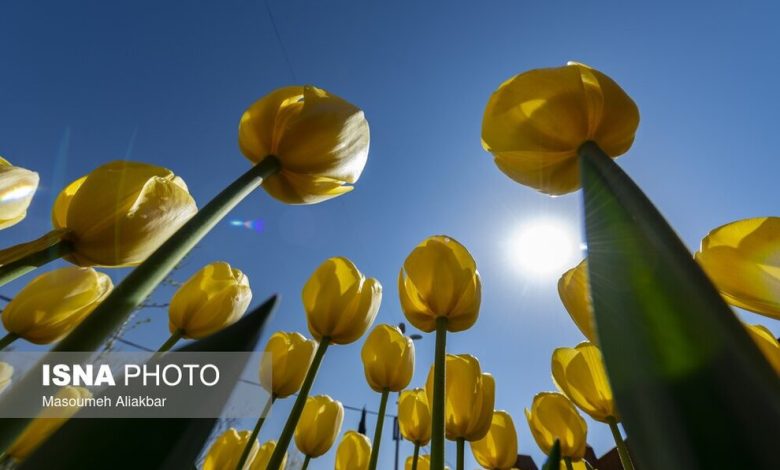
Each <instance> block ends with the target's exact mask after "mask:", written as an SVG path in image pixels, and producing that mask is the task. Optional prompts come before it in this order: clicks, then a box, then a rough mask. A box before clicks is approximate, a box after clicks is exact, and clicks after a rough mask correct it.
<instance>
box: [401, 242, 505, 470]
mask: <svg viewBox="0 0 780 470" xmlns="http://www.w3.org/2000/svg"><path fill="white" fill-rule="evenodd" d="M398 293H399V296H400V298H401V307H402V308H403V311H404V315H406V318H407V319H408V320H409V322H410V323H411V324H412V325H414V326H415V327H416V328H419V329H420V330H422V331H425V332H426V333H430V332H432V331H436V350H435V359H434V370H435V371H436V373H435V374H434V384H433V396H432V399H431V413H432V426H431V458H432V463H433V467H434V468H436V469H437V470H441V468H443V466H444V356H445V351H446V343H447V339H446V337H447V331H452V332H456V331H463V330H466V329H468V328H470V327H471V326H472V325H473V324H474V323H475V322H476V321H477V317H478V316H479V305H480V300H481V295H482V283H481V280H480V277H479V272H478V271H477V264H476V262H475V261H474V258H472V257H471V254H470V253H469V252H468V250H467V249H466V248H465V247H464V246H463V245H461V244H460V243H458V242H457V241H456V240H455V239H453V238H450V237H447V236H442V235H437V236H433V237H429V238H427V239H425V240H424V241H423V242H422V243H420V244H419V245H417V247H416V248H415V249H414V250H412V252H411V253H410V254H409V256H408V257H407V258H406V260H405V261H404V265H403V267H402V268H401V273H400V274H399V276H398ZM491 411H492V408H491Z"/></svg>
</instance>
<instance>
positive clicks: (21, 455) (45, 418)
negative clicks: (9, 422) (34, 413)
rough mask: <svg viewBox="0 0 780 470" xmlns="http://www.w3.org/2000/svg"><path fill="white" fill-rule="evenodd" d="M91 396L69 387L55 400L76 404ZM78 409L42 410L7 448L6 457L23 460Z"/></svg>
mask: <svg viewBox="0 0 780 470" xmlns="http://www.w3.org/2000/svg"><path fill="white" fill-rule="evenodd" d="M91 396H92V393H90V392H89V390H87V389H86V388H82V387H70V386H68V387H63V388H61V389H60V390H59V391H58V392H57V394H56V397H57V398H61V399H63V400H66V401H68V402H69V401H72V400H75V401H76V402H78V400H80V399H84V398H89V397H91ZM79 408H80V407H79V406H76V405H74V406H62V407H52V408H46V409H44V410H43V411H41V412H40V414H39V415H38V417H37V418H35V419H34V420H33V421H32V422H31V423H30V424H28V425H27V427H26V428H25V430H24V431H23V432H22V434H20V435H19V437H18V438H17V439H16V441H14V443H13V444H12V445H11V447H9V448H8V450H7V451H6V455H8V456H10V457H11V458H13V459H14V460H16V461H17V462H18V461H21V460H24V459H25V458H27V456H28V455H30V454H32V453H33V452H34V451H35V449H37V448H38V447H39V446H40V445H41V444H43V443H44V441H46V439H48V438H49V436H51V435H52V434H54V433H55V432H56V431H57V430H58V429H59V428H60V427H62V425H63V424H65V421H67V420H68V419H69V418H70V417H71V416H73V415H74V414H76V412H77V411H78V410H79Z"/></svg>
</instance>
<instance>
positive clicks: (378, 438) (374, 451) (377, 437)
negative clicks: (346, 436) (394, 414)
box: [368, 390, 390, 470]
mask: <svg viewBox="0 0 780 470" xmlns="http://www.w3.org/2000/svg"><path fill="white" fill-rule="evenodd" d="M389 395H390V391H389V390H385V391H383V392H382V399H381V400H380V402H379V415H377V417H376V428H374V443H373V444H372V446H371V460H369V462H368V470H376V464H377V462H378V461H379V446H380V444H382V428H383V426H384V424H385V412H386V411H387V397H388V396H389Z"/></svg>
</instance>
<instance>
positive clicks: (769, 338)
mask: <svg viewBox="0 0 780 470" xmlns="http://www.w3.org/2000/svg"><path fill="white" fill-rule="evenodd" d="M745 327H746V328H747V331H748V334H749V335H750V337H751V338H752V339H753V341H754V342H755V343H756V346H758V349H760V350H761V352H762V353H763V354H764V357H765V358H766V360H767V361H768V362H769V364H770V365H771V366H772V368H773V369H774V370H775V372H777V373H778V374H780V342H778V341H777V338H775V335H773V334H772V332H771V331H769V329H767V328H766V327H765V326H761V325H745ZM0 390H2V388H0Z"/></svg>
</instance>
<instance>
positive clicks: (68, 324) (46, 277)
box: [3, 266, 113, 344]
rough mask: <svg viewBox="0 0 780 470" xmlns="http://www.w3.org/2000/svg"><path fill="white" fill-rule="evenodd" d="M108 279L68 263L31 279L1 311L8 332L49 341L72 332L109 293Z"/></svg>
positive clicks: (105, 276)
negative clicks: (66, 265)
mask: <svg viewBox="0 0 780 470" xmlns="http://www.w3.org/2000/svg"><path fill="white" fill-rule="evenodd" d="M112 288H113V284H112V283H111V278H109V277H108V276H107V275H106V274H103V273H100V272H97V271H95V270H94V269H92V268H79V267H76V266H68V267H64V268H59V269H55V270H53V271H49V272H47V273H44V274H41V275H40V276H38V277H36V278H35V279H33V280H32V281H31V282H30V283H29V284H27V285H26V286H25V287H23V288H22V290H20V291H19V292H18V293H17V294H16V296H15V297H14V298H13V300H11V302H9V303H8V305H6V307H5V310H3V325H4V326H5V329H6V330H8V331H9V332H10V333H14V334H15V335H17V336H19V337H22V338H24V339H26V340H27V341H29V342H31V343H35V344H49V343H53V342H54V341H57V340H59V339H60V338H62V337H63V336H65V335H67V334H68V333H70V332H71V330H73V329H74V328H76V326H78V324H79V323H81V322H82V320H84V319H85V318H86V317H87V315H89V314H90V313H92V311H93V310H94V309H95V308H96V307H97V306H98V304H99V303H100V302H101V301H102V300H103V299H104V298H105V297H106V296H108V294H109V292H110V291H111V289H112Z"/></svg>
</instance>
